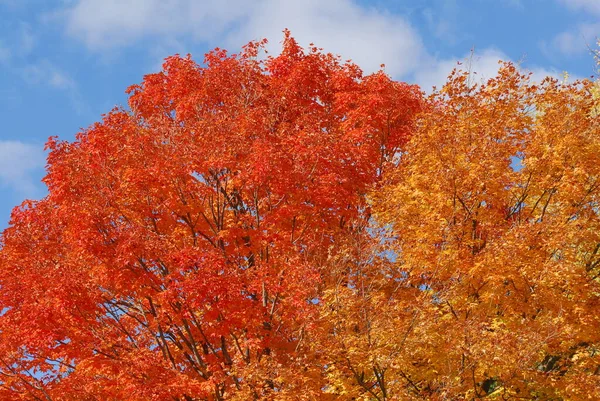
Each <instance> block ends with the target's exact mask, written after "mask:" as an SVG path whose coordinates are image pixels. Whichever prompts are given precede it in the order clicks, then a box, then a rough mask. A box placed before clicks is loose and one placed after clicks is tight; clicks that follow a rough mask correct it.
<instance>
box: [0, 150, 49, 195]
mask: <svg viewBox="0 0 600 401" xmlns="http://www.w3.org/2000/svg"><path fill="white" fill-rule="evenodd" d="M44 165H45V155H44V151H43V147H42V146H39V145H34V144H30V143H24V142H20V141H5V140H0V187H6V188H10V189H12V190H14V191H16V192H18V194H19V195H20V196H26V197H35V196H37V195H39V194H40V193H41V191H42V186H41V183H40V182H39V177H41V175H42V172H43V167H44Z"/></svg>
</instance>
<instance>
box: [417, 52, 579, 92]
mask: <svg viewBox="0 0 600 401" xmlns="http://www.w3.org/2000/svg"><path fill="white" fill-rule="evenodd" d="M501 61H507V62H513V63H515V64H517V65H518V66H519V67H520V68H521V70H522V71H523V72H531V74H532V75H531V79H532V80H533V81H537V82H539V81H541V80H543V79H544V78H546V77H553V78H556V79H559V80H562V79H563V78H564V72H563V71H559V70H556V69H553V68H545V67H540V66H535V65H534V66H526V64H525V63H524V61H523V60H517V61H515V60H512V59H511V58H510V57H509V56H508V55H506V54H505V53H504V52H502V51H501V50H498V49H495V48H487V49H483V50H482V51H475V52H473V53H469V54H466V55H464V56H463V57H460V58H458V57H457V58H448V59H442V60H438V59H432V60H431V61H430V62H429V64H426V65H424V66H423V68H422V69H420V70H419V71H418V72H417V73H415V80H416V82H417V83H418V84H419V85H421V87H422V88H423V90H425V91H426V92H430V91H431V89H432V87H433V86H435V87H437V88H438V89H440V88H441V87H442V86H443V85H444V83H445V82H446V79H447V77H448V75H449V74H450V72H452V70H453V69H454V68H457V69H458V70H462V71H468V72H471V73H472V75H471V79H472V80H473V83H481V82H484V81H487V80H488V79H490V78H493V77H495V76H496V75H497V73H498V70H499V68H500V62H501ZM579 78H580V77H577V76H570V78H569V79H570V80H571V81H574V80H576V79H579Z"/></svg>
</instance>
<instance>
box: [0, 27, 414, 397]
mask: <svg viewBox="0 0 600 401" xmlns="http://www.w3.org/2000/svg"><path fill="white" fill-rule="evenodd" d="M263 44H264V42H258V43H250V44H249V45H247V46H246V47H245V48H244V50H243V51H242V52H241V54H239V55H228V54H227V53H226V52H225V51H224V50H220V49H216V50H215V51H213V52H211V53H209V54H208V55H207V56H206V59H205V66H200V65H197V64H196V63H194V62H193V61H192V60H191V59H190V58H189V57H187V58H184V57H179V56H175V57H171V58H169V59H167V60H166V62H165V63H164V66H163V71H162V72H160V73H157V74H152V75H148V76H146V77H145V78H144V80H143V82H142V83H141V84H139V85H134V86H132V87H131V88H129V89H128V93H129V96H130V97H129V109H128V110H126V109H121V108H117V109H114V110H112V111H111V112H110V113H108V114H107V115H105V116H104V118H103V120H102V122H99V123H96V124H94V125H93V126H91V127H90V128H89V129H87V130H85V131H84V132H81V133H79V134H78V135H77V138H76V140H75V141H74V142H72V143H68V142H64V141H59V140H57V139H56V138H51V139H50V141H49V142H48V145H47V147H48V149H49V150H50V154H49V156H48V167H47V171H48V173H47V176H46V178H45V179H44V182H45V183H46V185H47V186H48V190H49V194H48V196H47V197H46V198H44V199H43V200H41V201H39V202H26V203H24V204H23V205H22V206H21V207H19V208H17V209H15V210H14V212H13V215H12V219H11V226H10V228H8V229H7V230H6V231H5V232H4V233H3V236H2V250H1V252H0V309H1V310H2V314H1V316H0V327H1V329H0V384H1V386H0V399H5V400H15V399H24V400H31V399H37V400H188V401H191V400H225V399H227V400H234V399H235V400H252V399H255V400H258V399H261V400H262V399H291V398H294V399H318V398H319V394H320V393H321V392H322V391H323V388H324V387H325V386H326V385H327V381H326V375H325V367H324V366H325V364H326V363H327V362H326V359H327V350H326V349H319V348H316V347H314V346H313V344H314V343H313V340H312V338H311V335H312V333H313V332H315V325H316V323H317V321H318V317H319V309H320V307H321V306H320V305H321V303H322V299H321V294H322V293H323V284H322V283H324V282H325V280H324V279H323V278H324V277H325V276H327V275H328V271H327V266H328V265H327V261H328V260H330V259H331V258H333V257H335V255H337V254H339V253H340V252H342V251H343V248H342V247H341V246H339V244H341V243H343V242H344V241H345V240H344V238H346V237H350V236H352V235H353V232H354V230H355V225H356V222H358V221H361V222H362V221H365V220H366V219H368V217H367V216H368V213H369V208H368V205H367V203H366V194H367V193H368V192H369V191H370V189H371V188H373V186H374V184H375V183H376V182H377V181H378V180H379V179H380V177H381V176H382V171H383V166H384V165H385V164H388V162H389V160H391V158H392V157H393V155H394V154H396V153H397V151H398V150H399V149H400V146H402V145H403V144H404V143H405V142H406V140H407V139H408V137H409V135H410V133H411V132H412V125H413V120H414V118H413V117H414V115H415V113H416V112H417V111H418V110H419V109H420V107H421V94H420V91H419V89H418V87H416V86H411V85H407V84H404V83H398V82H395V81H392V80H391V79H390V78H389V77H388V76H386V75H385V74H384V73H383V72H379V73H375V74H372V75H369V76H363V74H362V72H361V70H360V69H359V68H358V67H357V66H355V65H353V64H350V63H342V62H341V61H340V60H339V58H337V57H335V56H333V55H330V54H325V53H323V52H322V51H321V50H320V49H317V48H315V47H311V48H309V49H308V50H307V51H304V50H303V49H302V48H300V47H299V46H298V44H297V43H296V42H295V41H294V39H293V38H292V37H290V35H289V33H286V37H285V40H284V43H283V51H282V52H281V54H280V55H278V56H277V57H267V58H266V59H263V58H261V57H260V56H259V52H260V51H261V49H262V47H263Z"/></svg>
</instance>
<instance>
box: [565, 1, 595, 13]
mask: <svg viewBox="0 0 600 401" xmlns="http://www.w3.org/2000/svg"><path fill="white" fill-rule="evenodd" d="M558 1H559V2H560V3H562V4H564V5H565V6H567V7H569V8H571V9H573V10H578V11H587V12H590V13H593V14H597V15H600V1H598V0H558Z"/></svg>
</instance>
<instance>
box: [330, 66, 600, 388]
mask: <svg viewBox="0 0 600 401" xmlns="http://www.w3.org/2000/svg"><path fill="white" fill-rule="evenodd" d="M597 107H598V99H597V98H595V97H594V96H593V83H592V82H590V81H588V80H586V81H583V82H575V83H572V84H566V83H559V82H558V81H556V80H554V79H551V78H546V79H545V80H544V81H543V82H541V83H540V84H534V83H531V82H530V81H529V77H528V76H527V75H523V74H521V73H520V72H519V71H518V70H517V69H516V68H515V67H514V66H513V65H511V64H504V65H503V66H502V67H501V69H500V72H499V75H498V76H497V77H495V78H493V79H490V80H489V81H487V82H486V83H484V84H481V85H471V84H470V83H469V75H468V74H463V73H459V72H456V71H455V72H454V73H453V75H451V76H450V78H449V81H448V82H447V84H446V85H445V86H444V87H443V89H442V90H441V91H440V92H436V93H434V94H433V95H432V96H431V97H430V98H429V99H428V104H427V106H426V107H425V108H424V111H423V113H421V114H420V115H419V116H418V118H417V122H416V130H415V133H414V135H413V136H411V140H410V141H409V143H408V144H407V145H406V147H405V149H404V150H403V152H401V153H400V154H398V160H397V163H398V164H397V168H394V169H389V170H388V172H389V174H388V175H387V176H386V177H385V180H384V183H383V185H382V187H381V189H379V190H377V191H375V192H374V193H373V194H372V196H371V197H372V206H373V209H374V211H375V216H376V221H377V223H378V224H379V226H380V227H383V228H386V231H387V233H388V234H387V238H388V239H387V241H383V242H382V241H381V240H380V250H379V251H378V253H377V252H376V253H375V254H374V255H375V256H378V258H379V259H380V261H377V259H376V258H375V257H373V256H372V257H370V258H368V259H365V260H368V262H365V263H363V264H360V265H357V266H356V268H355V269H354V271H355V274H354V277H356V278H357V281H356V283H355V284H353V285H347V284H345V283H343V282H342V283H341V284H339V285H338V286H336V287H332V288H331V291H332V294H333V295H332V296H330V298H329V304H330V305H331V307H330V310H329V311H326V312H325V319H330V316H331V315H332V314H334V315H335V316H334V318H335V319H334V322H335V327H336V330H334V331H331V332H330V333H331V334H330V337H332V339H331V341H332V342H334V343H336V344H337V345H338V354H339V355H340V358H338V362H337V363H336V364H335V366H333V367H332V368H331V371H330V374H331V375H332V377H334V379H336V380H337V384H336V385H335V386H334V388H333V387H332V390H333V391H337V392H338V393H339V394H352V396H353V397H355V398H354V399H364V400H372V399H377V400H392V399H394V400H396V399H398V400H413V399H414V400H417V399H424V400H476V399H483V398H489V399H498V400H520V399H526V400H587V399H599V398H600V353H599V351H600V331H598V327H600V313H598V306H599V305H600V280H599V277H600V216H599V209H598V205H599V204H600V203H599V202H600V181H599V179H600V123H599V120H598V118H597V116H596V113H595V110H597ZM383 237H384V238H385V236H383ZM371 249H376V248H371ZM373 252H375V251H373V250H372V251H371V253H372V254H373ZM373 260H375V261H376V263H372V262H371V261H373ZM348 399H351V398H348Z"/></svg>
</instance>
